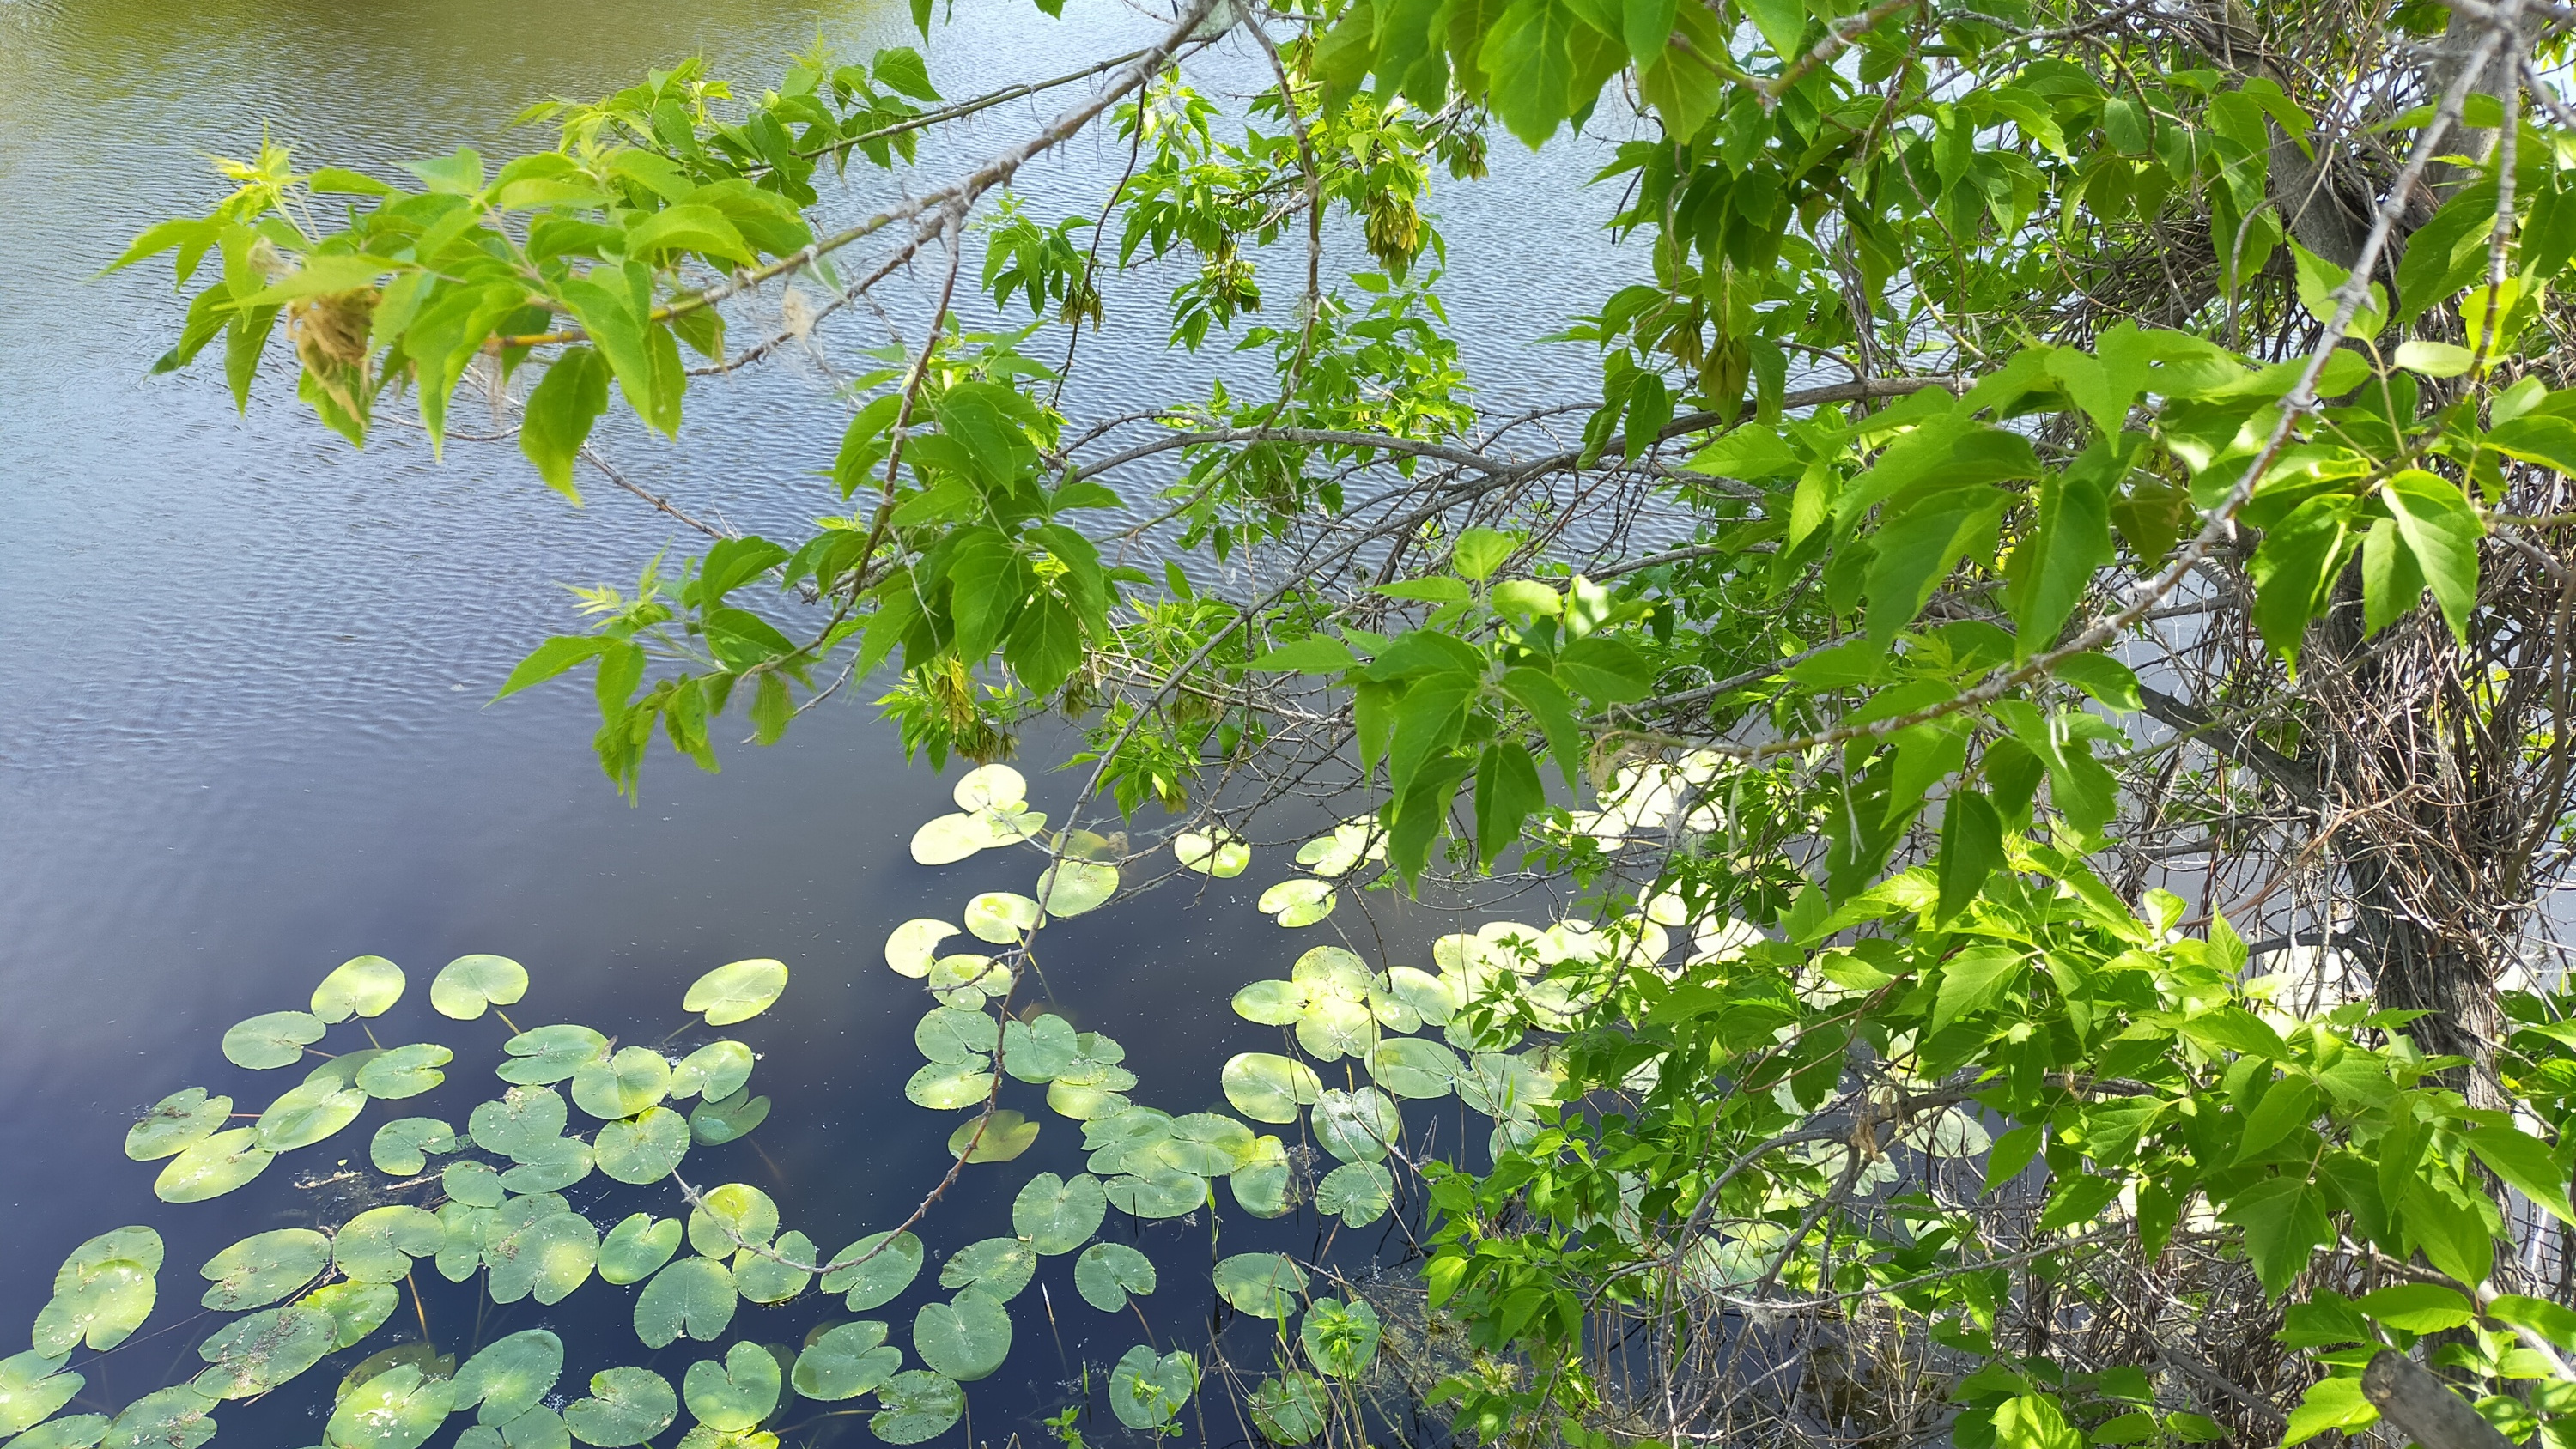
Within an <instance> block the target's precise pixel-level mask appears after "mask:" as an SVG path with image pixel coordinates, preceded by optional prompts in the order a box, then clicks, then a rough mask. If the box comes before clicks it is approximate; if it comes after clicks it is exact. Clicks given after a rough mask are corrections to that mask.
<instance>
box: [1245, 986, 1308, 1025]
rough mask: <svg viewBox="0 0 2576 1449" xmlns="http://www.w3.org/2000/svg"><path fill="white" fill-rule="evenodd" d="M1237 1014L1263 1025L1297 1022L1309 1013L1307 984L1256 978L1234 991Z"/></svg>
mask: <svg viewBox="0 0 2576 1449" xmlns="http://www.w3.org/2000/svg"><path fill="white" fill-rule="evenodd" d="M1234 1014H1235V1015H1237V1016H1239V1017H1242V1018H1243V1019H1244V1020H1246V1021H1257V1022H1259V1023H1261V1024H1262V1025H1263V1026H1295V1025H1296V1024H1297V1019H1298V1018H1299V1017H1301V1016H1304V1015H1305V1014H1306V988H1305V987H1303V986H1300V985H1298V984H1297V983H1295V982H1293V981H1255V982H1253V983H1252V984H1251V985H1250V986H1247V987H1245V988H1243V989H1242V990H1241V991H1238V992H1236V993H1234Z"/></svg>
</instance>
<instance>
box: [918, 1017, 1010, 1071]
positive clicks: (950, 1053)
mask: <svg viewBox="0 0 2576 1449" xmlns="http://www.w3.org/2000/svg"><path fill="white" fill-rule="evenodd" d="M1001 1038H1002V1028H1001V1025H1000V1024H999V1023H998V1022H996V1021H994V1020H993V1017H992V1014H991V1013H990V1012H983V1011H970V1010H963V1009H960V1008H958V1007H954V1006H938V1007H933V1008H931V1009H930V1011H929V1012H928V1013H927V1014H925V1015H924V1016H923V1017H922V1018H921V1020H920V1021H919V1022H918V1023H916V1024H915V1025H914V1026H913V1028H912V1044H913V1045H914V1046H916V1047H918V1048H920V1049H921V1054H922V1055H923V1056H925V1057H928V1058H929V1059H930V1060H932V1061H934V1062H964V1061H981V1060H982V1059H983V1057H984V1055H985V1054H986V1053H988V1052H990V1051H992V1049H993V1045H994V1043H996V1042H998V1041H1000V1040H1001Z"/></svg>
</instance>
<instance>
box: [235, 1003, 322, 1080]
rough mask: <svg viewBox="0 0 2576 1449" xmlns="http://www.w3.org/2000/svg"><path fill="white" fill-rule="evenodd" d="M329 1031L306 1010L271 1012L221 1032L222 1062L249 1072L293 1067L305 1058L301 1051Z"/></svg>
mask: <svg viewBox="0 0 2576 1449" xmlns="http://www.w3.org/2000/svg"><path fill="white" fill-rule="evenodd" d="M329 1030H330V1028H329V1027H327V1026H324V1025H323V1024H322V1018H320V1017H318V1016H315V1015H314V1014H313V1013H311V1012H309V1011H272V1012H269V1013H268V1014H267V1015H265V1016H254V1017H252V1018H251V1019H249V1020H248V1021H240V1022H235V1023H233V1026H232V1028H231V1029H230V1030H228V1031H226V1032H225V1033H224V1060H226V1061H228V1062H231V1063H232V1064H233V1065H234V1066H237V1067H248V1068H250V1069H251V1070H252V1071H255V1072H260V1071H267V1070H269V1069H270V1068H272V1067H284V1066H292V1065H294V1064H295V1063H296V1062H297V1061H299V1060H301V1059H302V1058H303V1056H304V1049H305V1048H306V1047H307V1046H310V1045H312V1044H313V1043H314V1042H317V1041H320V1040H321V1039H322V1036H323V1034H324V1033H325V1032H327V1031H329Z"/></svg>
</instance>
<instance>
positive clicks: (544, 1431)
mask: <svg viewBox="0 0 2576 1449" xmlns="http://www.w3.org/2000/svg"><path fill="white" fill-rule="evenodd" d="M456 1449H572V1430H570V1429H568V1428H566V1427H564V1421H563V1415H561V1414H558V1413H556V1412H555V1411H554V1410H552V1409H549V1408H547V1407H545V1406H544V1405H543V1404H540V1405H538V1406H537V1407H535V1408H533V1409H530V1410H528V1411H527V1412H526V1413H524V1414H521V1415H520V1416H519V1417H517V1418H515V1419H512V1420H510V1421H509V1422H508V1423H505V1424H503V1425H501V1426H500V1427H499V1428H497V1429H496V1428H494V1427H492V1426H491V1425H488V1424H476V1425H474V1426H473V1427H472V1428H469V1429H467V1430H466V1431H465V1432H464V1433H462V1434H459V1435H457V1436H456ZM693 1449H694V1446H693Z"/></svg>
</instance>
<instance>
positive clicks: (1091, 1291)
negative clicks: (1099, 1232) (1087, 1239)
mask: <svg viewBox="0 0 2576 1449" xmlns="http://www.w3.org/2000/svg"><path fill="white" fill-rule="evenodd" d="M1073 1287H1074V1291H1075V1292H1077V1293H1080V1294H1081V1295H1082V1301H1083V1302H1085V1303H1088V1304H1090V1305H1091V1306H1092V1307H1094V1308H1097V1309H1099V1310H1100V1311H1101V1312H1103V1313H1115V1312H1117V1311H1118V1310H1119V1309H1121V1308H1124V1307H1126V1306H1127V1295H1128V1294H1130V1293H1133V1294H1136V1295H1138V1296H1139V1297H1141V1296H1143V1295H1145V1294H1147V1293H1151V1292H1153V1291H1154V1260H1153V1259H1151V1258H1148V1257H1146V1256H1145V1255H1144V1254H1143V1253H1140V1252H1138V1251H1136V1250H1135V1249H1134V1248H1131V1247H1129V1246H1127V1245H1126V1244H1125V1243H1094V1244H1092V1245H1091V1246H1090V1247H1088V1248H1085V1249H1083V1250H1082V1256H1081V1257H1079V1258H1076V1259H1074V1260H1073Z"/></svg>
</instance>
